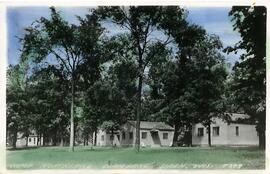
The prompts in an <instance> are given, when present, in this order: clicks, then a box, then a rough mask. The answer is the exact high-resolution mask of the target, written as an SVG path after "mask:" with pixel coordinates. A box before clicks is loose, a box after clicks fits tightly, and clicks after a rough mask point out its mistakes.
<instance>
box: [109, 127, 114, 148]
mask: <svg viewBox="0 0 270 174" xmlns="http://www.w3.org/2000/svg"><path fill="white" fill-rule="evenodd" d="M111 136H112V137H113V138H111V137H110V138H111V141H112V147H113V139H114V136H113V130H111Z"/></svg>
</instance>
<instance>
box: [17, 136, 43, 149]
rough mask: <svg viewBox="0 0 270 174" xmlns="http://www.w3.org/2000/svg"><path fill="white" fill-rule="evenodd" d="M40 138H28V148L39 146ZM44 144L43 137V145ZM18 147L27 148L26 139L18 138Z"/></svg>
mask: <svg viewBox="0 0 270 174" xmlns="http://www.w3.org/2000/svg"><path fill="white" fill-rule="evenodd" d="M37 143H38V137H37V136H29V137H28V146H29V147H31V146H32V147H33V146H37V145H38V144H37ZM42 144H43V137H41V145H42ZM16 146H17V147H23V146H26V137H24V138H18V139H17V142H16Z"/></svg>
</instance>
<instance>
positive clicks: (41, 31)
mask: <svg viewBox="0 0 270 174" xmlns="http://www.w3.org/2000/svg"><path fill="white" fill-rule="evenodd" d="M50 9H51V16H50V18H49V19H47V18H44V17H42V18H40V20H37V21H36V22H35V23H34V24H33V25H32V26H31V27H29V28H27V29H26V34H25V36H24V38H22V39H21V41H22V44H23V49H22V59H23V60H24V59H34V62H36V63H39V62H41V61H42V60H44V59H45V58H48V57H51V58H52V57H53V58H55V61H54V62H53V63H56V62H57V63H58V64H59V66H60V67H61V69H62V70H63V72H64V73H67V74H68V79H69V81H70V84H69V86H70V94H71V101H70V105H71V110H70V150H71V151H74V108H75V106H74V102H75V91H76V87H77V84H76V82H77V80H78V78H79V75H80V74H79V73H78V69H79V68H78V67H79V66H80V65H81V64H83V63H84V62H85V61H86V60H87V59H90V58H93V59H94V58H95V54H93V53H94V52H92V50H94V49H95V48H96V47H95V46H96V45H97V42H98V41H99V40H100V37H101V34H102V33H103V29H102V27H101V26H100V24H99V23H98V21H97V17H96V16H95V15H88V16H87V17H86V20H83V19H81V20H80V25H79V26H77V25H73V24H72V25H70V24H68V22H67V21H65V20H64V19H63V18H62V17H61V15H60V13H59V12H57V11H56V10H55V8H54V7H51V8H50Z"/></svg>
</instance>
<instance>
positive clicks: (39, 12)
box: [7, 7, 241, 65]
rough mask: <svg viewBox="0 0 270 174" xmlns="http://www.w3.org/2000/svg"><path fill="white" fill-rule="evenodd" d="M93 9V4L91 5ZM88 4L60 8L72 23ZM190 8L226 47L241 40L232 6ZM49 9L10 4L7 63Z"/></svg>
mask: <svg viewBox="0 0 270 174" xmlns="http://www.w3.org/2000/svg"><path fill="white" fill-rule="evenodd" d="M89 8H90V7H89ZM89 8H87V7H63V8H57V7H56V9H57V10H60V11H61V15H62V16H63V17H64V19H66V20H67V21H69V22H70V23H74V24H76V23H77V20H76V15H77V16H84V15H85V14H87V13H88V12H89ZM187 10H188V11H189V14H188V17H187V20H188V21H189V22H190V23H194V24H197V25H200V26H202V27H203V28H205V29H206V31H207V32H208V33H209V34H216V35H218V36H219V37H220V39H221V41H222V43H223V46H224V47H226V46H233V45H234V44H235V43H237V42H238V41H240V40H241V37H240V34H239V33H238V32H236V31H234V30H233V27H232V22H231V19H230V17H229V16H228V13H229V11H230V8H229V7H226V8H225V7H208V8H206V7H196V8H187ZM49 13H50V10H49V8H48V7H10V8H8V10H7V25H8V36H7V37H8V64H12V65H14V64H17V63H18V60H19V57H20V51H19V49H20V48H21V44H20V42H19V39H18V38H21V37H23V35H24V28H26V27H29V26H30V25H31V24H32V23H33V22H34V21H35V20H37V19H39V18H40V17H49ZM105 27H106V28H110V29H111V34H113V33H114V32H117V31H116V30H117V29H116V28H115V27H114V26H113V25H110V24H106V26H105ZM240 54H241V52H239V53H238V54H237V55H235V54H233V53H231V54H229V55H225V54H224V55H225V58H226V60H227V62H228V63H230V64H231V65H233V64H234V62H235V61H237V60H238V59H239V55H240Z"/></svg>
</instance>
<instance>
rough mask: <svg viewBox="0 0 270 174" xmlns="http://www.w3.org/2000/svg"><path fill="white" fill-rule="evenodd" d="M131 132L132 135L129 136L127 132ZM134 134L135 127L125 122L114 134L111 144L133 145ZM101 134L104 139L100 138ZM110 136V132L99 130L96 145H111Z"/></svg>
mask: <svg viewBox="0 0 270 174" xmlns="http://www.w3.org/2000/svg"><path fill="white" fill-rule="evenodd" d="M123 132H125V138H123ZM131 132H132V134H133V137H130V134H129V133H131ZM117 135H119V136H117ZM135 135H136V132H135V128H134V127H133V126H132V125H131V124H129V123H127V124H125V125H124V126H123V127H122V128H121V131H119V132H118V134H115V135H114V138H113V145H116V146H133V145H134V144H135ZM102 136H104V140H102ZM110 136H111V134H110V133H109V132H107V133H106V132H105V131H102V130H99V131H98V133H97V146H112V141H111V139H110ZM120 142H121V143H120Z"/></svg>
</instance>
